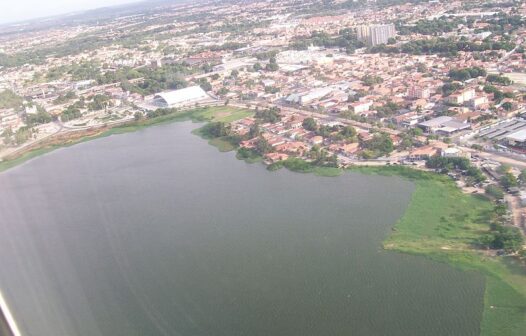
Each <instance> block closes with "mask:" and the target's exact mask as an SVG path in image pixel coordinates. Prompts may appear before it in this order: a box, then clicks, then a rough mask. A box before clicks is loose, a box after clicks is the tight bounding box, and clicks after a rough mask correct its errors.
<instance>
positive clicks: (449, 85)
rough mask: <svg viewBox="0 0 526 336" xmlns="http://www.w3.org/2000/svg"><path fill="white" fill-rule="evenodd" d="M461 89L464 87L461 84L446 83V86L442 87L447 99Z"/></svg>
mask: <svg viewBox="0 0 526 336" xmlns="http://www.w3.org/2000/svg"><path fill="white" fill-rule="evenodd" d="M461 87H462V85H461V84H459V83H444V85H442V94H443V95H444V97H447V96H449V95H451V94H452V93H453V92H455V91H457V90H458V89H460V88H461Z"/></svg>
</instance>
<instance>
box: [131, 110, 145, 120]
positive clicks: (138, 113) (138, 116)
mask: <svg viewBox="0 0 526 336" xmlns="http://www.w3.org/2000/svg"><path fill="white" fill-rule="evenodd" d="M142 117H143V114H142V113H141V112H139V111H137V112H135V113H134V114H133V118H134V119H135V121H139V120H141V119H142Z"/></svg>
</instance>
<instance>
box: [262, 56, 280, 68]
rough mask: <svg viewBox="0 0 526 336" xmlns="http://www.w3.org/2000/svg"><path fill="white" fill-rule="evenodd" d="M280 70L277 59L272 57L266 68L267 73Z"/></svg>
mask: <svg viewBox="0 0 526 336" xmlns="http://www.w3.org/2000/svg"><path fill="white" fill-rule="evenodd" d="M278 69H279V66H278V63H277V62H276V58H275V57H271V58H270V60H269V62H268V64H267V65H266V66H265V70H267V71H277V70H278Z"/></svg>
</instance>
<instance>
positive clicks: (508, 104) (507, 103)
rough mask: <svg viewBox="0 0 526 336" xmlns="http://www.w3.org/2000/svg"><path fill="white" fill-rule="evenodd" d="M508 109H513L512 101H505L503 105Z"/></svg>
mask: <svg viewBox="0 0 526 336" xmlns="http://www.w3.org/2000/svg"><path fill="white" fill-rule="evenodd" d="M501 107H502V108H503V109H505V110H506V111H511V110H512V109H513V104H512V103H511V102H505V103H503V104H502V105H501Z"/></svg>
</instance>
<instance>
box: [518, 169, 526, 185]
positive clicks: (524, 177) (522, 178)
mask: <svg viewBox="0 0 526 336" xmlns="http://www.w3.org/2000/svg"><path fill="white" fill-rule="evenodd" d="M519 182H520V183H521V184H524V183H526V169H523V170H522V171H521V173H520V174H519Z"/></svg>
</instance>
